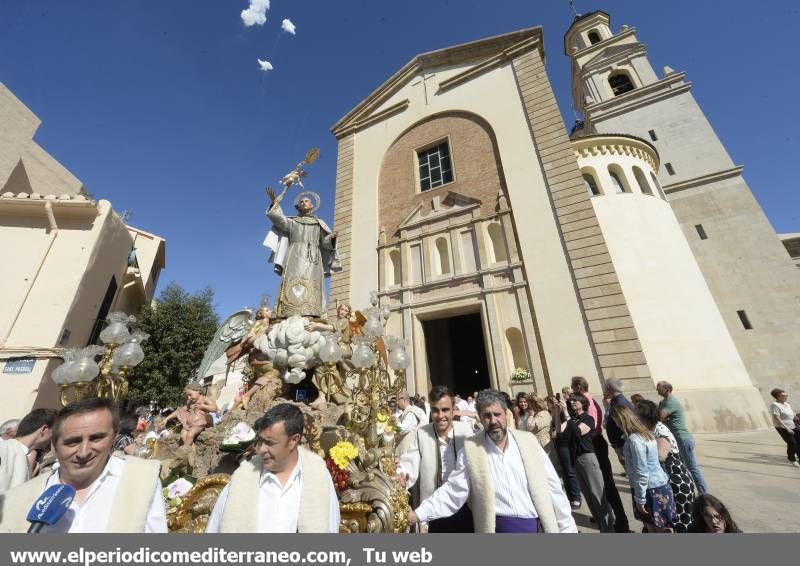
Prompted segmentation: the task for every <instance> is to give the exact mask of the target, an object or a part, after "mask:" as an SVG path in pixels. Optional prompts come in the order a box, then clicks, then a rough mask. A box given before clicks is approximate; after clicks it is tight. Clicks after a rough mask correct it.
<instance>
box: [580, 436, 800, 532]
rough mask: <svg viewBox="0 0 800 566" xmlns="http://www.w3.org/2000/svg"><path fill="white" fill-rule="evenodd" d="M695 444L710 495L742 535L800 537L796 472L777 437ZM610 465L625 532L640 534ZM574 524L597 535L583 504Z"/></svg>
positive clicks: (626, 490)
mask: <svg viewBox="0 0 800 566" xmlns="http://www.w3.org/2000/svg"><path fill="white" fill-rule="evenodd" d="M695 440H696V441H697V447H696V453H697V459H698V462H699V463H700V468H701V469H702V471H703V475H704V476H705V479H706V483H707V484H708V487H709V490H710V493H712V494H713V495H716V496H717V497H718V498H719V499H720V500H722V501H723V502H724V503H725V505H726V506H727V507H728V509H730V511H731V514H732V515H733V518H734V520H735V521H736V522H737V523H738V524H739V527H740V528H741V529H742V530H743V531H744V532H746V533H796V532H800V468H795V467H793V466H791V465H790V464H789V463H788V462H787V460H786V445H785V444H784V443H783V441H782V440H781V438H780V437H779V436H778V433H777V432H775V431H774V430H766V431H762V432H743V433H731V434H698V435H695ZM611 464H612V466H613V467H614V471H615V472H616V473H615V479H616V483H617V489H618V490H619V492H620V495H621V496H622V501H623V503H624V504H625V507H626V511H627V513H628V520H629V521H630V523H631V529H632V530H634V531H637V530H641V528H642V524H641V523H640V522H639V521H637V520H635V519H634V518H633V511H632V509H631V495H630V494H631V491H630V487H629V485H628V481H627V479H626V478H625V477H623V476H622V475H620V472H622V467H621V466H620V465H619V462H617V461H616V458H615V457H614V455H613V453H612V456H611ZM575 520H576V522H577V523H578V530H580V531H581V532H597V529H596V528H595V525H594V524H592V523H590V522H589V509H588V508H587V507H586V504H585V503H584V505H583V506H582V507H581V508H580V509H577V510H576V511H575Z"/></svg>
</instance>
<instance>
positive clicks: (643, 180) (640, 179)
mask: <svg viewBox="0 0 800 566" xmlns="http://www.w3.org/2000/svg"><path fill="white" fill-rule="evenodd" d="M633 176H634V177H636V182H637V183H638V184H639V190H641V191H642V194H643V195H650V196H653V191H652V190H651V189H650V184H649V183H648V182H647V177H645V176H644V171H642V170H641V169H639V168H638V167H636V166H634V168H633Z"/></svg>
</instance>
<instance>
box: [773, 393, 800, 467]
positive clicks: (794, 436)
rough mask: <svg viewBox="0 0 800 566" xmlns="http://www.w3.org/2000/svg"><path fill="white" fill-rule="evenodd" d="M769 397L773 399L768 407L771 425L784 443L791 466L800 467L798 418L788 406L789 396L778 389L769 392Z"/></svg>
mask: <svg viewBox="0 0 800 566" xmlns="http://www.w3.org/2000/svg"><path fill="white" fill-rule="evenodd" d="M770 395H772V397H773V398H774V399H775V400H774V401H773V402H772V403H770V405H769V412H770V414H772V424H773V426H774V427H775V430H777V431H778V434H780V435H781V438H782V439H783V441H784V442H785V443H786V457H787V458H788V460H789V463H790V464H791V465H792V466H795V467H800V462H799V461H798V460H800V426H797V422H798V420H800V417H798V415H796V414H795V412H794V411H793V410H792V406H791V405H789V394H788V393H787V392H786V391H784V390H783V389H780V388H775V389H773V390H772V391H770Z"/></svg>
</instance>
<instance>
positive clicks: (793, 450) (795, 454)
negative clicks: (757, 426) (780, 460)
mask: <svg viewBox="0 0 800 566" xmlns="http://www.w3.org/2000/svg"><path fill="white" fill-rule="evenodd" d="M775 430H777V431H778V434H780V435H781V438H782V439H783V441H784V442H785V443H786V457H787V458H788V459H789V461H790V462H794V461H795V460H800V450H798V445H800V427H797V428H795V429H794V430H786V429H785V428H778V427H775Z"/></svg>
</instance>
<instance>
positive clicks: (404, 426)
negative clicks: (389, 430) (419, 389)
mask: <svg viewBox="0 0 800 566" xmlns="http://www.w3.org/2000/svg"><path fill="white" fill-rule="evenodd" d="M422 424H426V423H425V411H423V410H422V409H420V408H419V407H417V406H416V405H409V406H408V408H407V409H406V410H405V411H403V412H402V413H401V414H400V418H399V419H398V423H397V425H398V426H399V427H400V434H401V435H406V434H408V433H409V432H411V431H412V430H414V429H416V428H417V427H418V426H419V425H422Z"/></svg>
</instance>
